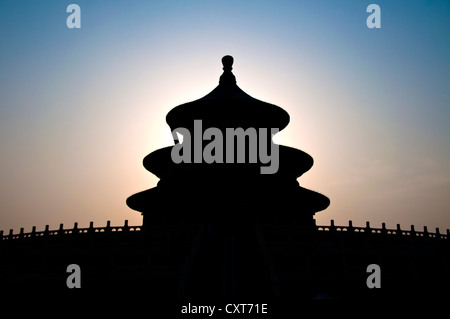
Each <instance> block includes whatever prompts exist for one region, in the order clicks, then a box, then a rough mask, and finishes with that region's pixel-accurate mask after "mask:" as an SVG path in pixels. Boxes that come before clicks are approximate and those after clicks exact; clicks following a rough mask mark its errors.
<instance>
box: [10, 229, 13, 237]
mask: <svg viewBox="0 0 450 319" xmlns="http://www.w3.org/2000/svg"><path fill="white" fill-rule="evenodd" d="M9 239H13V229H12V228H11V229H10V230H9Z"/></svg>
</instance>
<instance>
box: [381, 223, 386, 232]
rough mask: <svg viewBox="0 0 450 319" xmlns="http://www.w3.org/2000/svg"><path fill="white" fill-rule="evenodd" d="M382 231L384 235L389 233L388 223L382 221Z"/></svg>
mask: <svg viewBox="0 0 450 319" xmlns="http://www.w3.org/2000/svg"><path fill="white" fill-rule="evenodd" d="M381 233H382V234H383V235H386V234H387V229H386V223H381Z"/></svg>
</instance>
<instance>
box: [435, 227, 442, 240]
mask: <svg viewBox="0 0 450 319" xmlns="http://www.w3.org/2000/svg"><path fill="white" fill-rule="evenodd" d="M436 238H439V239H440V238H441V233H440V232H439V227H436Z"/></svg>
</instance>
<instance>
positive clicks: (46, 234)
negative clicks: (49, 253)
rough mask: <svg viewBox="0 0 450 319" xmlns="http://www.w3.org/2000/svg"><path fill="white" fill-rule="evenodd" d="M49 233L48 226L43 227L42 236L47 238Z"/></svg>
mask: <svg viewBox="0 0 450 319" xmlns="http://www.w3.org/2000/svg"><path fill="white" fill-rule="evenodd" d="M49 233H50V231H49V226H48V225H45V230H44V236H48V235H49Z"/></svg>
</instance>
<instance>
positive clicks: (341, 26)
mask: <svg viewBox="0 0 450 319" xmlns="http://www.w3.org/2000/svg"><path fill="white" fill-rule="evenodd" d="M71 3H76V4H78V5H79V6H80V8H81V29H68V28H67V26H66V19H67V16H68V15H69V13H67V12H66V8H67V6H68V5H69V4H71ZM370 3H376V4H378V5H379V6H380V7H381V21H382V22H381V29H368V28H367V26H366V18H367V16H368V15H369V14H368V13H366V8H367V6H368V5H369V4H370ZM449 15H450V2H448V1H408V2H405V1H396V0H391V1H373V2H370V1H226V2H225V1H148V2H144V1H133V0H131V1H114V2H111V1H98V0H94V1H92V0H91V1H72V2H71V1H47V0H45V1H44V0H43V1H29V0H26V1H21V0H14V1H9V0H0V43H1V45H0V147H1V153H0V154H1V155H0V164H1V166H0V211H1V215H0V229H3V230H8V229H9V228H14V229H18V228H20V227H25V229H28V230H29V229H31V227H32V226H33V225H36V226H37V228H38V229H43V228H44V226H45V225H46V224H49V225H50V226H51V227H52V228H56V227H58V225H59V223H64V224H65V225H67V227H70V226H72V225H73V222H78V223H79V225H80V227H84V226H88V224H89V221H94V222H95V224H97V225H104V224H106V221H107V220H111V222H112V223H113V224H122V223H123V220H124V219H128V220H129V221H130V224H140V222H141V216H140V214H139V213H137V212H134V211H132V210H130V209H129V208H128V207H127V206H126V205H125V200H126V198H127V197H128V196H129V195H131V194H133V193H136V192H138V191H141V190H144V189H147V188H149V187H152V186H154V185H156V182H157V179H156V178H155V177H154V176H152V174H151V173H149V172H147V171H145V169H144V168H143V167H142V158H143V157H144V156H146V155H147V154H148V153H150V152H152V151H154V150H156V149H158V148H160V147H164V146H168V145H171V143H172V141H171V134H170V130H169V127H168V126H167V125H166V123H165V115H166V114H167V112H168V111H170V109H172V108H173V107H175V106H176V105H178V104H181V103H184V102H187V101H191V100H195V99H197V98H200V97H202V96H204V95H206V94H207V93H209V92H210V91H211V90H212V89H213V88H214V87H215V86H216V85H217V82H218V78H219V76H220V74H221V64H220V59H221V57H222V56H223V55H226V54H231V55H233V56H234V58H235V63H234V70H233V72H234V74H235V75H236V78H237V81H238V85H239V86H240V87H241V88H242V89H243V90H244V91H246V92H247V93H248V94H250V95H252V96H254V97H256V98H258V99H261V100H264V101H267V102H270V103H274V104H277V105H279V106H281V107H283V108H284V109H285V110H286V111H288V112H289V114H290V116H291V122H290V124H289V125H288V127H287V128H286V129H285V130H283V131H282V132H281V133H280V134H279V135H278V136H277V141H278V142H279V143H280V144H284V145H289V146H293V147H296V148H299V149H302V150H304V151H305V152H307V153H309V154H310V155H311V156H313V157H314V159H315V165H314V166H313V167H312V169H311V170H310V171H309V172H307V173H305V175H304V176H302V177H301V178H300V179H299V182H300V184H301V185H303V186H305V187H307V188H310V189H314V190H316V191H319V192H322V193H323V194H325V195H327V196H328V197H329V198H330V199H331V205H330V207H329V208H328V209H327V210H325V211H323V212H320V213H318V214H317V215H316V219H317V220H318V223H319V224H327V223H329V220H330V219H334V220H335V221H336V223H339V224H346V223H347V222H348V220H350V219H351V220H353V222H354V224H355V225H364V223H365V221H366V220H367V221H371V223H372V225H374V226H375V227H377V226H380V225H381V222H386V224H387V226H388V227H389V226H390V227H395V225H396V224H397V223H399V224H401V225H402V226H404V227H409V226H410V225H411V224H414V225H415V226H416V229H418V230H420V229H421V227H422V226H428V227H429V228H431V229H433V228H434V227H440V228H442V229H445V228H450V215H449V213H450V199H449V196H448V195H449V193H450V145H449V144H450V142H449V141H450V126H449V125H448V123H450V62H449V58H448V57H449V56H450V41H449V40H450V19H448V17H449Z"/></svg>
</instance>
